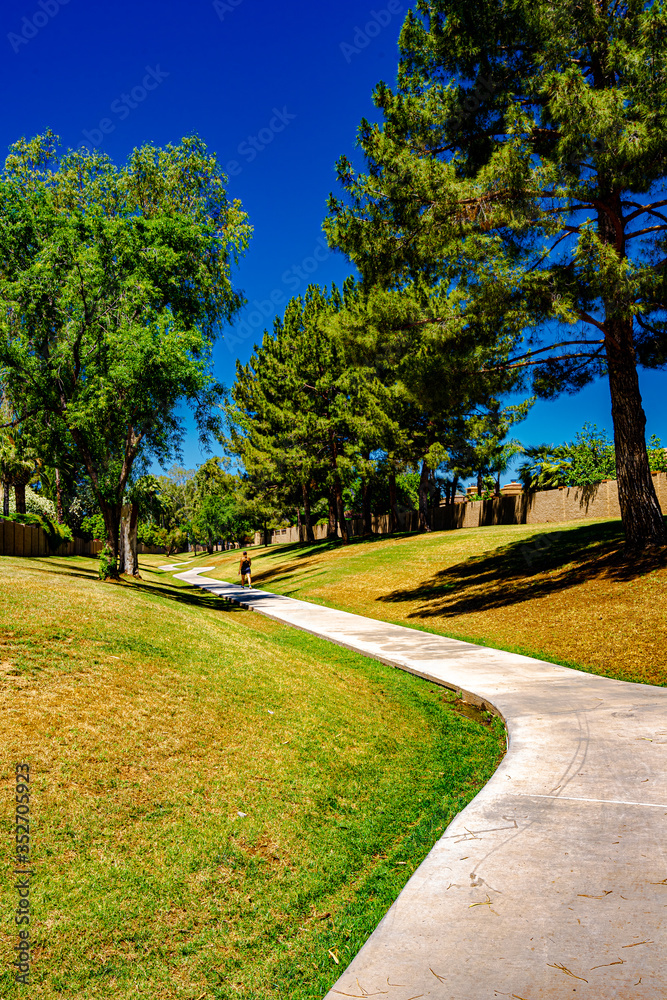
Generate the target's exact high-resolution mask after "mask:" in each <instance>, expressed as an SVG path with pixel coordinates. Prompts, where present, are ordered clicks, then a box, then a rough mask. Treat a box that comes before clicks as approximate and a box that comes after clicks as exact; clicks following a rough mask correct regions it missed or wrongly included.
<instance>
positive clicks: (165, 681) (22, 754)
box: [0, 557, 504, 1000]
mask: <svg viewBox="0 0 667 1000" xmlns="http://www.w3.org/2000/svg"><path fill="white" fill-rule="evenodd" d="M160 561H164V557H161V558H160V557H157V558H156V559H154V560H153V562H154V563H156V562H160ZM0 623H1V633H0V636H1V638H0V641H1V645H0V662H1V664H2V667H1V670H0V690H1V698H2V715H1V718H2V722H1V724H0V744H1V747H2V753H1V754H0V759H1V766H0V782H1V788H2V803H3V804H2V810H1V814H0V815H1V827H2V844H3V849H2V854H3V860H4V866H5V872H6V873H8V872H11V868H12V863H13V857H12V843H13V838H14V830H13V822H12V820H13V816H12V813H13V798H14V789H13V786H14V765H15V763H17V762H29V764H30V766H31V785H32V796H31V834H32V845H33V867H34V871H35V876H34V879H33V885H32V893H31V907H32V924H31V932H32V939H33V944H34V946H35V947H34V954H33V969H32V976H31V983H30V986H29V988H27V989H26V988H25V987H22V986H19V985H17V984H16V983H14V981H13V977H12V972H11V964H10V963H11V961H12V959H13V952H12V949H13V946H14V945H15V943H16V941H17V935H16V930H17V929H16V927H15V926H14V924H13V916H14V911H15V908H16V898H15V897H16V893H15V891H14V890H13V888H12V879H11V878H9V877H5V878H4V879H3V880H2V887H1V889H0V914H1V917H0V927H1V947H2V957H3V962H2V972H1V973H0V993H1V995H2V996H3V997H7V998H14V997H25V996H28V995H29V996H30V997H31V998H33V997H34V998H55V997H58V998H63V997H72V998H74V997H76V998H108V997H114V998H123V1000H124V998H142V1000H149V998H150V1000H160V998H191V1000H195V998H196V1000H204V998H209V997H211V998H225V1000H226V998H230V1000H231V998H244V1000H251V998H252V1000H254V998H257V1000H260V998H261V1000H271V998H285V1000H287V998H297V1000H299V998H304V1000H305V998H309V1000H310V998H313V1000H314V998H317V997H321V996H322V995H323V994H324V992H325V991H326V990H327V989H328V987H329V986H330V985H331V984H332V983H333V981H334V980H335V979H336V978H337V976H338V975H339V974H340V972H341V971H342V969H343V968H344V966H345V965H346V964H347V963H348V962H349V961H350V960H351V958H352V957H353V956H354V954H355V953H356V952H357V950H358V949H359V947H360V946H361V945H362V943H363V941H364V940H365V939H366V937H367V936H368V934H369V933H370V932H371V931H372V930H373V929H374V927H375V926H376V925H377V923H378V921H379V920H380V918H381V917H382V915H383V914H384V913H385V912H386V910H387V908H388V906H389V905H390V903H391V902H392V901H393V899H394V898H395V897H396V895H397V894H398V892H399V891H400V889H401V887H402V886H403V884H404V883H405V881H406V880H407V878H408V877H409V876H410V875H411V874H412V872H413V871H414V869H415V867H416V866H417V865H418V864H419V863H420V862H421V860H422V859H423V858H424V857H425V855H426V853H427V852H428V850H429V849H430V847H431V846H432V844H433V843H434V842H435V840H436V839H437V838H438V837H439V836H440V835H441V833H442V831H443V830H444V828H445V827H446V825H447V823H448V822H449V821H450V820H451V818H452V817H453V816H454V815H455V813H456V812H458V811H459V810H460V809H461V808H462V807H463V806H464V805H465V804H466V803H467V802H468V801H469V800H470V799H471V798H472V796H473V795H474V794H475V793H476V792H477V791H478V789H479V788H480V787H481V786H482V785H483V784H484V783H485V782H486V781H487V780H488V778H489V777H490V776H491V774H492V773H493V770H494V768H495V767H496V766H497V763H498V761H499V759H500V756H501V754H502V750H503V743H504V733H503V731H502V727H501V726H500V724H499V722H498V720H493V721H492V722H491V723H490V724H487V725H481V724H479V723H478V722H475V721H471V720H469V719H467V718H464V717H462V716H461V715H460V714H457V713H456V712H454V711H452V704H455V699H453V696H452V695H451V694H450V693H448V692H444V691H443V689H439V688H436V687H434V686H432V685H429V684H427V683H426V682H424V681H422V680H420V679H419V678H415V677H412V676H410V675H408V674H405V673H402V672H400V671H397V670H392V669H391V668H389V667H386V666H384V665H382V664H380V663H376V662H373V661H371V660H368V659H365V658H363V657H360V656H357V655H355V654H353V653H351V652H349V651H346V650H343V649H341V648H339V647H337V646H333V645H331V644H328V643H325V642H322V641H319V640H317V639H315V638H314V637H311V636H308V635H306V634H305V633H302V632H298V631H296V630H293V629H289V628H288V627H286V626H282V625H280V624H278V623H275V622H273V621H270V620H268V619H265V618H262V617H261V616H259V615H255V614H252V613H250V612H245V611H241V610H239V609H236V608H233V607H230V606H229V605H226V604H224V603H223V602H221V601H219V600H217V599H215V598H212V597H210V596H209V595H206V594H202V593H201V592H197V591H193V590H192V589H190V588H187V587H185V586H184V585H183V584H179V583H178V581H175V582H172V581H171V580H170V579H169V578H168V577H165V575H164V574H162V575H158V574H152V573H150V572H148V571H147V570H146V568H145V567H144V579H143V581H142V582H140V583H136V584H135V583H130V582H126V583H123V584H121V585H113V584H102V583H100V582H99V581H98V580H97V579H96V564H95V562H94V561H93V560H86V559H74V558H71V559H58V558H49V559H11V558H6V557H5V558H2V559H0ZM452 699H453V700H452ZM487 721H488V720H487ZM337 963H338V964H337Z"/></svg>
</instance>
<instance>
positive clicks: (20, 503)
mask: <svg viewBox="0 0 667 1000" xmlns="http://www.w3.org/2000/svg"><path fill="white" fill-rule="evenodd" d="M14 496H15V498H16V513H17V514H25V512H26V510H25V483H14Z"/></svg>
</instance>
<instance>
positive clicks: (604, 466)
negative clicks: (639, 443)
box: [519, 423, 667, 490]
mask: <svg viewBox="0 0 667 1000" xmlns="http://www.w3.org/2000/svg"><path fill="white" fill-rule="evenodd" d="M524 454H525V456H526V459H525V461H524V463H523V464H522V466H521V467H520V469H519V477H520V479H521V482H522V483H523V486H524V489H527V490H535V489H542V490H546V489H555V488H556V487H558V486H591V485H593V484H595V483H599V482H601V481H602V480H603V479H616V452H615V449H614V444H613V442H612V441H611V440H610V439H609V437H608V435H607V433H606V431H605V430H604V428H603V429H602V430H601V431H599V430H598V428H597V427H596V425H595V424H591V423H585V424H584V426H583V428H582V429H581V430H580V431H579V432H578V433H577V434H576V436H575V438H574V440H573V441H571V442H569V443H568V444H563V445H557V446H554V445H546V444H543V445H537V446H533V447H530V448H525V449H524ZM648 457H649V464H650V467H651V471H652V472H662V471H667V454H666V451H665V449H664V448H662V447H661V445H660V439H659V438H658V437H656V435H653V436H652V437H651V442H650V447H649V449H648Z"/></svg>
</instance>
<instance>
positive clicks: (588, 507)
mask: <svg viewBox="0 0 667 1000" xmlns="http://www.w3.org/2000/svg"><path fill="white" fill-rule="evenodd" d="M653 483H654V485H655V489H656V493H657V495H658V501H659V503H660V506H661V508H662V511H663V514H667V473H665V472H656V473H653ZM620 516H621V510H620V507H619V505H618V483H617V482H616V480H615V479H610V480H608V481H607V482H606V483H596V484H595V486H585V487H576V488H570V487H565V486H563V487H561V488H560V489H557V490H541V491H540V492H537V493H519V494H516V495H515V496H500V497H494V498H493V499H492V500H476V501H474V502H472V503H469V502H466V503H454V504H447V505H446V506H443V507H438V508H437V509H436V510H435V511H434V512H433V528H434V529H435V530H436V531H450V530H452V529H453V528H481V527H485V526H487V525H491V524H550V523H560V522H563V521H584V520H587V519H589V518H604V517H620ZM399 520H400V524H401V531H416V530H417V528H418V527H419V518H418V515H417V512H416V511H407V512H406V513H404V514H401V515H399ZM349 527H350V530H351V534H353V535H361V534H363V530H364V527H363V521H362V520H361V518H352V519H351V520H350V525H349ZM373 531H374V532H375V534H378V535H387V534H389V515H388V514H382V515H380V516H374V517H373ZM314 533H315V539H316V540H317V541H319V540H320V539H322V538H326V534H327V526H326V524H319V525H316V526H315V528H314ZM339 534H340V532H339ZM305 540H306V529H305V528H303V527H302V528H301V534H300V535H299V529H298V528H296V527H292V528H284V529H283V530H282V531H274V532H272V533H271V538H270V544H272V545H275V544H277V543H280V542H283V543H287V542H299V541H302V542H304V541H305ZM261 543H262V536H261V534H260V532H257V533H256V534H255V545H260V544H261Z"/></svg>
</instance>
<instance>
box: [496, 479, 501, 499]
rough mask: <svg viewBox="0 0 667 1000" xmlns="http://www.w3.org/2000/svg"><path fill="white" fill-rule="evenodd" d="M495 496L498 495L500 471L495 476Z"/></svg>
mask: <svg viewBox="0 0 667 1000" xmlns="http://www.w3.org/2000/svg"><path fill="white" fill-rule="evenodd" d="M496 496H497V497H499V496H500V473H498V475H497V476H496Z"/></svg>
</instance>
